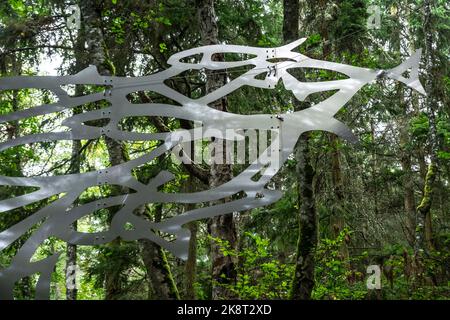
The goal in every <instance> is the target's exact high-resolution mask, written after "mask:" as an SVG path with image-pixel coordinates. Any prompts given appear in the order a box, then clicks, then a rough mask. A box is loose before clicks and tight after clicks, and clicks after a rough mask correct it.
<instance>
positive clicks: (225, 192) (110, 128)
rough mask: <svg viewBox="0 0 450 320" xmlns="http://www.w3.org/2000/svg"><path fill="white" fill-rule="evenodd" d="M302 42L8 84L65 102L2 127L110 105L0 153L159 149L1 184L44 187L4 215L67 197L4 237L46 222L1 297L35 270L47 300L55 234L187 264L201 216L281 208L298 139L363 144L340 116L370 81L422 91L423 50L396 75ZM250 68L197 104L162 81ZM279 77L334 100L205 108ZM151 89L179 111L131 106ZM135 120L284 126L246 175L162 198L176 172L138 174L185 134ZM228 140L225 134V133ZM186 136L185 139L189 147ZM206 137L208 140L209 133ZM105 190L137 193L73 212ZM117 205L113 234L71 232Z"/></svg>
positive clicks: (4, 86) (1, 238)
mask: <svg viewBox="0 0 450 320" xmlns="http://www.w3.org/2000/svg"><path fill="white" fill-rule="evenodd" d="M305 40H306V39H304V38H303V39H299V40H297V41H295V42H293V43H290V44H288V45H285V46H282V47H277V48H256V47H247V46H235V45H212V46H204V47H199V48H194V49H191V50H187V51H183V52H180V53H177V54H174V55H172V56H171V57H170V58H169V60H168V63H169V64H170V65H171V67H170V68H169V69H167V70H164V71H162V72H159V73H156V74H153V75H150V76H144V77H135V78H123V77H115V76H112V77H111V76H101V75H99V74H98V73H97V70H96V68H95V67H93V66H90V67H88V68H86V69H85V70H83V71H81V72H80V73H78V74H76V75H70V76H55V77H54V76H23V77H8V78H1V79H0V90H15V89H24V88H38V89H47V90H50V91H52V92H53V93H54V94H55V95H56V96H57V97H58V101H57V102H56V103H53V104H47V105H41V106H37V107H34V108H30V109H26V110H20V111H17V112H13V113H9V114H3V115H0V124H1V123H5V122H8V121H16V120H20V119H26V118H28V117H33V116H39V115H46V114H50V113H53V112H60V111H64V110H69V109H71V108H74V107H76V106H79V105H82V104H86V103H90V102H95V101H98V100H103V99H105V100H107V101H109V103H110V104H111V106H110V107H108V108H103V109H100V110H92V111H88V112H84V113H81V114H76V115H73V116H71V117H69V118H67V119H65V120H64V122H63V125H64V126H66V127H68V128H70V130H69V131H64V132H49V133H42V134H32V135H26V136H22V137H18V138H15V139H12V140H8V141H4V142H1V143H0V152H1V151H4V150H6V149H8V148H11V147H14V146H18V145H23V144H29V143H34V142H40V141H56V140H82V139H96V138H100V137H101V136H108V137H110V138H112V139H116V140H127V141H146V140H160V141H162V144H161V145H160V146H158V147H156V148H155V149H154V150H152V151H151V152H149V153H147V154H145V155H143V156H141V157H139V158H136V159H133V160H130V161H128V162H126V163H122V164H119V165H116V166H112V167H109V168H107V169H104V170H97V171H93V172H88V173H80V174H68V175H63V176H36V177H9V176H0V185H8V186H28V187H37V188H39V190H37V191H34V192H32V193H29V194H25V195H22V196H18V197H15V198H12V199H6V200H3V201H0V212H3V214H7V213H5V212H7V211H10V210H13V209H16V208H20V207H23V206H25V205H28V204H31V203H34V202H36V201H39V200H43V199H46V198H48V197H51V196H52V195H56V194H61V193H64V194H65V195H64V196H62V197H60V198H59V199H57V200H55V201H54V202H52V203H51V204H49V205H47V206H46V207H44V208H42V209H40V210H39V211H37V212H36V213H35V214H33V215H32V216H29V217H27V218H26V219H24V220H23V221H21V222H19V223H17V224H16V225H14V226H12V227H10V228H9V229H7V230H3V231H2V232H0V251H1V250H4V249H5V248H7V247H8V246H10V245H11V244H12V243H13V242H15V241H16V240H17V239H19V238H20V237H21V236H22V235H24V234H25V233H26V232H27V231H29V230H30V228H32V227H33V226H36V225H37V224H38V223H40V222H41V225H40V226H39V227H38V228H37V229H36V230H35V231H34V232H33V233H32V235H31V236H30V237H29V238H28V240H27V241H26V242H25V243H24V244H23V246H22V247H21V248H20V249H19V250H18V252H17V254H16V256H15V257H14V258H13V259H12V261H11V264H10V266H9V267H7V268H5V269H2V270H0V299H12V298H13V288H14V285H15V283H16V282H17V281H18V280H20V279H21V278H23V277H25V276H28V275H32V274H36V273H39V274H40V276H39V280H38V283H37V286H36V298H37V299H48V298H49V288H50V281H51V274H52V272H53V270H54V266H55V264H56V262H57V260H58V257H59V255H60V253H55V254H53V255H51V256H49V257H47V258H45V259H43V260H40V261H36V262H31V258H32V256H33V254H34V253H35V251H36V250H37V248H38V247H39V245H40V244H41V243H42V242H43V241H44V240H45V239H47V238H49V237H56V238H59V239H61V240H63V241H66V242H68V243H71V244H74V245H99V244H105V243H108V242H110V241H112V240H113V239H115V238H117V237H121V238H122V239H124V240H126V241H132V240H137V239H148V240H151V241H154V242H155V243H157V244H159V245H161V246H162V247H164V248H165V249H167V250H169V251H170V252H172V253H173V254H174V255H175V256H177V257H179V258H181V259H185V258H186V257H187V250H188V241H189V237H190V233H189V231H188V230H187V229H184V228H182V226H183V225H184V224H186V223H188V222H190V221H195V220H198V219H204V218H210V217H213V216H216V215H221V214H226V213H230V212H236V211H242V210H249V209H252V208H257V207H261V206H265V205H268V204H271V203H274V202H275V201H277V200H278V199H279V198H280V197H281V192H280V191H276V190H269V189H267V188H265V186H266V184H267V183H268V182H269V181H270V179H271V178H272V177H273V176H274V175H275V174H276V173H277V171H278V170H279V169H280V168H281V166H282V165H283V163H284V162H285V161H286V159H287V158H288V156H289V155H290V154H291V153H292V151H293V149H294V146H295V144H296V142H297V140H298V138H299V136H300V135H301V134H302V133H303V132H306V131H311V130H324V131H329V132H333V133H335V134H337V135H339V136H341V137H343V138H345V139H347V140H349V141H356V137H354V135H353V134H352V133H351V131H350V130H349V129H348V128H347V127H346V126H345V125H344V124H343V123H341V122H339V121H338V120H336V119H335V118H334V117H333V116H334V115H335V114H336V113H337V112H338V111H339V109H340V108H342V107H343V106H344V105H345V103H347V102H348V101H349V100H350V99H351V97H352V96H353V95H354V94H355V93H356V92H357V91H358V90H359V89H360V88H362V87H363V86H364V85H365V84H367V83H370V82H371V81H373V80H375V79H376V78H377V77H379V76H380V75H384V76H386V77H388V78H391V79H395V80H398V81H400V82H403V83H404V84H406V85H407V86H409V87H411V88H413V89H415V90H417V91H418V92H420V93H422V94H425V92H424V89H423V87H422V85H421V84H420V81H419V79H418V65H419V61H420V56H421V50H417V51H416V52H415V53H414V54H413V55H412V56H411V57H410V58H409V59H408V60H406V61H405V62H403V63H402V64H400V65H399V66H398V67H396V68H393V69H390V70H386V71H383V70H371V69H365V68H359V67H353V66H349V65H344V64H339V63H333V62H327V61H321V60H315V59H311V58H309V57H307V56H305V55H302V54H300V53H298V52H294V51H292V50H293V49H294V48H296V47H298V46H299V45H300V44H301V43H302V42H303V41H305ZM216 53H241V54H248V55H253V56H254V57H253V58H250V59H247V60H243V61H234V62H219V61H213V60H212V56H213V55H214V54H216ZM199 54H200V55H201V60H200V61H199V62H198V63H187V62H182V61H185V58H188V57H190V56H195V55H199ZM271 59H284V60H287V61H282V62H278V63H272V62H270V60H271ZM248 65H253V66H254V67H253V68H252V69H250V70H249V71H247V72H245V73H244V74H242V75H241V76H239V77H237V78H236V79H234V80H232V81H230V82H228V83H226V84H225V85H223V86H222V87H220V88H219V89H217V90H215V91H213V92H211V93H209V94H207V95H205V96H203V97H201V98H199V99H190V98H188V97H186V96H184V95H182V94H181V93H179V92H177V91H175V90H174V89H172V88H170V87H168V86H167V85H165V84H164V80H166V79H169V78H171V77H174V76H177V75H179V74H180V73H182V72H183V71H186V70H189V69H194V70H200V69H210V70H222V69H229V68H235V67H244V66H248ZM293 68H316V69H326V70H332V71H336V72H339V73H342V74H344V75H346V76H347V77H348V78H347V79H344V80H336V81H323V82H300V81H299V80H297V79H296V78H295V77H293V76H292V75H291V74H289V73H288V70H289V69H293ZM408 69H411V72H410V77H409V78H405V77H403V76H402V74H403V73H404V72H405V71H407V70H408ZM268 70H269V71H270V72H268V73H267V75H266V76H265V78H264V79H259V78H256V77H257V76H258V75H261V74H263V73H266V71H268ZM280 79H281V80H282V82H283V84H284V86H285V88H286V89H288V90H290V91H292V93H293V94H294V96H295V97H296V98H297V99H298V100H304V99H305V98H306V97H307V96H308V95H310V94H313V93H316V92H322V91H328V90H338V91H337V92H336V93H334V94H333V95H332V96H331V97H329V98H327V99H326V100H324V101H322V102H320V103H318V104H315V105H313V106H312V107H310V108H308V109H305V110H302V111H298V112H292V113H286V114H283V115H281V116H278V117H276V116H274V115H271V114H257V115H239V114H232V113H228V112H222V111H218V110H215V109H213V108H210V107H209V106H208V104H209V103H211V102H214V101H216V100H218V99H220V98H221V97H224V96H226V95H228V94H230V93H231V92H233V91H235V90H237V89H239V88H241V87H242V86H253V87H258V88H265V89H273V88H274V87H275V85H276V84H277V83H278V81H279V80H280ZM68 84H75V85H76V84H89V85H106V86H109V87H110V89H108V91H107V94H105V93H94V94H90V95H87V96H81V97H70V96H69V95H68V93H67V92H66V91H64V90H63V89H62V88H61V86H62V85H68ZM144 90H145V91H153V92H156V93H158V94H160V95H163V96H165V97H168V98H170V99H172V100H173V101H176V102H177V103H179V104H180V105H182V106H181V107H180V106H174V105H169V104H158V103H147V104H132V103H130V102H129V101H128V100H127V98H126V96H127V94H129V93H131V92H136V91H144ZM130 116H162V117H174V118H179V119H185V120H191V121H198V122H201V123H202V126H203V128H204V129H205V131H207V129H208V128H214V129H215V130H216V131H217V130H218V131H219V132H225V130H227V129H237V130H238V129H256V130H271V129H272V128H278V139H277V141H278V143H275V142H272V143H271V144H270V145H269V146H268V148H267V149H266V150H264V151H262V153H261V154H260V155H259V158H258V159H257V160H256V161H254V162H252V163H251V164H250V165H249V166H248V168H247V169H246V170H244V171H243V172H242V173H240V174H239V175H237V176H236V177H234V178H233V179H232V180H231V181H229V182H227V183H224V184H223V185H221V186H218V187H216V188H213V189H210V190H206V191H201V192H194V193H178V194H173V193H164V192H161V191H158V186H161V185H163V184H165V183H167V182H168V181H170V180H172V179H173V175H172V174H171V173H170V172H168V171H162V172H161V173H160V174H158V175H157V176H156V177H155V178H153V179H152V180H151V181H150V182H149V183H148V184H143V183H141V182H139V181H137V180H136V178H135V177H134V176H133V175H132V170H133V169H134V168H136V167H138V166H140V165H142V164H145V163H148V162H149V161H151V160H153V159H155V158H156V157H158V156H160V155H162V154H164V153H167V152H171V151H172V150H173V149H174V148H176V147H179V145H180V143H181V137H182V136H181V133H180V132H179V131H174V132H164V133H162V132H161V133H137V132H127V131H122V130H120V128H119V122H120V121H121V120H122V119H123V118H125V117H130ZM105 118H106V119H109V123H107V124H106V125H104V126H103V127H96V126H90V125H87V124H85V122H87V121H92V120H96V119H105ZM222 137H225V134H223V135H222ZM184 138H185V137H183V142H186V139H184ZM202 138H206V137H205V136H203V137H202ZM193 139H195V138H193ZM277 151H279V154H278V155H279V157H278V158H277V159H274V157H271V156H270V154H271V153H273V152H277ZM257 175H259V176H258V177H259V178H258V179H254V177H256V176H257ZM105 183H108V184H114V185H120V186H123V187H127V188H129V189H132V190H134V191H135V192H134V193H130V194H126V195H119V196H114V197H109V198H106V199H101V200H96V201H92V202H89V203H87V204H84V205H79V206H74V205H73V202H74V201H75V200H76V199H77V197H78V196H79V195H80V194H81V193H82V192H83V191H84V190H85V189H87V188H89V187H92V186H99V185H102V184H105ZM242 192H243V193H245V195H246V196H245V197H244V198H241V199H237V200H234V201H230V202H227V203H223V204H217V205H214V206H209V207H203V208H198V209H195V210H191V211H188V212H185V213H183V214H180V215H178V216H175V217H172V218H169V219H167V220H165V221H162V222H158V223H152V222H149V221H147V220H146V219H144V218H142V217H139V216H136V215H135V214H133V210H135V209H136V208H137V207H138V206H140V205H142V204H146V203H169V202H173V203H199V202H209V201H214V200H219V199H223V198H226V197H230V196H232V195H234V194H237V193H242ZM117 205H122V207H121V209H120V210H119V211H118V212H117V213H116V214H115V215H114V217H113V219H112V222H111V224H110V229H109V230H108V231H104V232H98V233H82V232H77V231H74V230H73V229H71V228H70V226H71V225H72V224H73V223H74V222H75V221H77V220H78V219H81V218H82V217H84V216H86V215H88V214H90V213H92V212H94V211H96V210H98V209H99V208H108V207H111V206H117ZM129 223H131V224H132V225H133V229H132V230H129V228H126V227H125V226H126V224H129ZM157 230H159V231H161V232H165V233H169V234H172V235H174V236H176V240H175V241H172V242H169V241H165V240H164V239H163V238H161V237H160V236H159V235H158V234H157V233H155V232H157Z"/></svg>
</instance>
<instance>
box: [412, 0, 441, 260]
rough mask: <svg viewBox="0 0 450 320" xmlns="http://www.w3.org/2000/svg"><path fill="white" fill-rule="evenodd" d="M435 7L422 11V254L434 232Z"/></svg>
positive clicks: (419, 228) (419, 210)
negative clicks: (425, 146)
mask: <svg viewBox="0 0 450 320" xmlns="http://www.w3.org/2000/svg"><path fill="white" fill-rule="evenodd" d="M433 5H434V1H433V0H425V1H424V9H423V20H424V24H423V30H424V31H425V69H426V71H427V72H426V73H427V77H426V81H425V91H426V93H427V96H426V98H425V104H426V108H427V113H428V120H429V128H430V133H429V142H430V146H431V154H430V165H429V166H428V170H427V174H426V178H425V185H424V189H423V197H422V200H421V201H420V204H419V206H418V207H417V213H418V214H417V220H418V221H417V234H416V240H417V241H416V246H415V249H416V250H415V251H416V253H417V252H418V251H419V250H420V249H423V250H425V251H430V250H433V249H434V245H433V231H432V221H431V205H432V199H433V191H434V190H433V189H434V187H433V185H434V182H435V180H436V171H437V170H438V167H437V160H438V158H437V152H438V148H439V147H438V144H439V143H438V135H437V128H436V111H437V107H438V105H437V101H436V98H435V92H434V91H435V90H434V85H433V83H434V81H433V78H434V76H433V75H434V73H435V67H434V53H433V50H434V49H433V42H434V39H433V35H434V32H433V30H434V28H433V23H432V21H431V18H432V7H433Z"/></svg>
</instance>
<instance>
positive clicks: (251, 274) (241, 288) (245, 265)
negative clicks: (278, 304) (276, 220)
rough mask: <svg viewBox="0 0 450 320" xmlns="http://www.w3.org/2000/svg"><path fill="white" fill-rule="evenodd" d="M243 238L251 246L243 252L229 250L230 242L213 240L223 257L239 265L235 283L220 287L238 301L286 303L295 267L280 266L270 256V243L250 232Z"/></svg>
mask: <svg viewBox="0 0 450 320" xmlns="http://www.w3.org/2000/svg"><path fill="white" fill-rule="evenodd" d="M244 236H245V239H244V240H245V241H249V245H248V246H246V247H245V248H242V250H240V251H238V250H235V249H232V248H230V245H229V243H228V242H227V241H223V240H221V239H218V238H213V239H212V240H213V241H214V242H215V243H216V244H217V245H218V246H219V247H220V251H221V252H222V254H223V255H224V256H232V257H234V258H235V259H237V260H238V261H239V266H238V272H237V274H238V275H237V281H236V283H234V284H219V285H221V286H224V287H225V288H227V289H228V290H230V291H231V292H232V293H233V295H235V296H236V297H238V298H239V299H256V300H259V299H286V298H287V294H288V290H289V284H290V279H291V275H292V272H293V266H292V265H288V264H285V263H282V262H280V261H279V259H277V258H276V257H275V255H274V254H273V253H271V250H270V240H269V239H264V238H262V237H261V236H259V235H257V234H252V233H250V232H246V233H245V234H244Z"/></svg>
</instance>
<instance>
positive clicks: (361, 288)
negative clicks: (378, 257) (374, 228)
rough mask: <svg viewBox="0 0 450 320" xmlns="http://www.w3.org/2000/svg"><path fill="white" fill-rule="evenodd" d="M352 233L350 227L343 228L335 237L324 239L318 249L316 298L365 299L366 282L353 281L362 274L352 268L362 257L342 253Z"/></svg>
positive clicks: (314, 293)
mask: <svg viewBox="0 0 450 320" xmlns="http://www.w3.org/2000/svg"><path fill="white" fill-rule="evenodd" d="M350 234H351V232H350V230H349V229H348V228H345V229H344V230H342V231H341V232H340V233H339V235H338V236H337V237H336V238H335V239H326V238H325V239H322V240H321V241H320V244H319V246H318V248H317V251H316V270H315V278H316V284H315V287H314V291H313V295H312V297H313V298H314V299H318V300H322V299H327V300H328V299H331V300H350V299H352V300H353V299H363V298H364V297H365V295H366V294H367V289H366V288H365V283H364V282H363V281H362V282H361V281H360V282H353V283H352V282H351V279H352V278H361V276H362V274H361V273H360V272H358V271H356V270H353V269H352V268H351V266H352V265H356V264H357V263H358V262H359V261H360V259H361V257H352V258H350V257H347V256H345V255H343V254H342V246H344V245H345V243H344V242H345V239H346V238H347V237H348V236H349V235H350Z"/></svg>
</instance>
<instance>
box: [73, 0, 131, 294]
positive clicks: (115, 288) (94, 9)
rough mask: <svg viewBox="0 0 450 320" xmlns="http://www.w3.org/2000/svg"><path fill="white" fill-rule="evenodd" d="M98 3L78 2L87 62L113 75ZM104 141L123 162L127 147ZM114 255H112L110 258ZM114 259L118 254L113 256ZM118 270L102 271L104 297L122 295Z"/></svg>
mask: <svg viewBox="0 0 450 320" xmlns="http://www.w3.org/2000/svg"><path fill="white" fill-rule="evenodd" d="M100 4H101V3H98V2H96V1H94V0H86V1H82V2H81V3H80V9H81V13H82V23H83V24H84V27H85V30H86V44H87V51H88V61H89V63H90V64H92V65H94V66H96V67H97V70H98V72H99V74H101V75H106V76H109V75H114V74H115V70H114V65H113V64H112V62H111V61H110V60H109V57H108V52H107V48H106V44H105V41H104V38H103V33H102V30H101V24H102V23H101V22H102V21H101V7H99V5H100ZM105 143H106V146H107V149H108V154H109V161H110V164H111V166H115V165H118V164H121V163H124V162H125V161H126V158H127V156H126V150H125V147H124V145H123V144H122V143H120V142H117V141H115V140H114V139H111V138H109V137H105ZM126 192H127V190H126V188H120V187H113V189H112V190H111V196H114V195H117V194H120V193H126ZM116 210H117V209H114V208H110V209H109V217H108V221H109V222H110V221H111V220H112V217H113V216H114V213H115V212H116ZM109 246H111V247H115V248H117V247H118V246H120V239H115V240H113V241H112V242H111V243H110V244H109ZM112 252H119V250H114V249H113V250H112ZM114 258H115V257H113V256H111V257H110V259H114ZM116 258H117V257H116ZM120 272H121V270H114V272H112V271H108V272H106V274H105V291H106V292H105V299H107V300H113V299H117V298H118V297H119V296H120V294H121V288H122V285H121V283H120V282H121V280H120Z"/></svg>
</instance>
